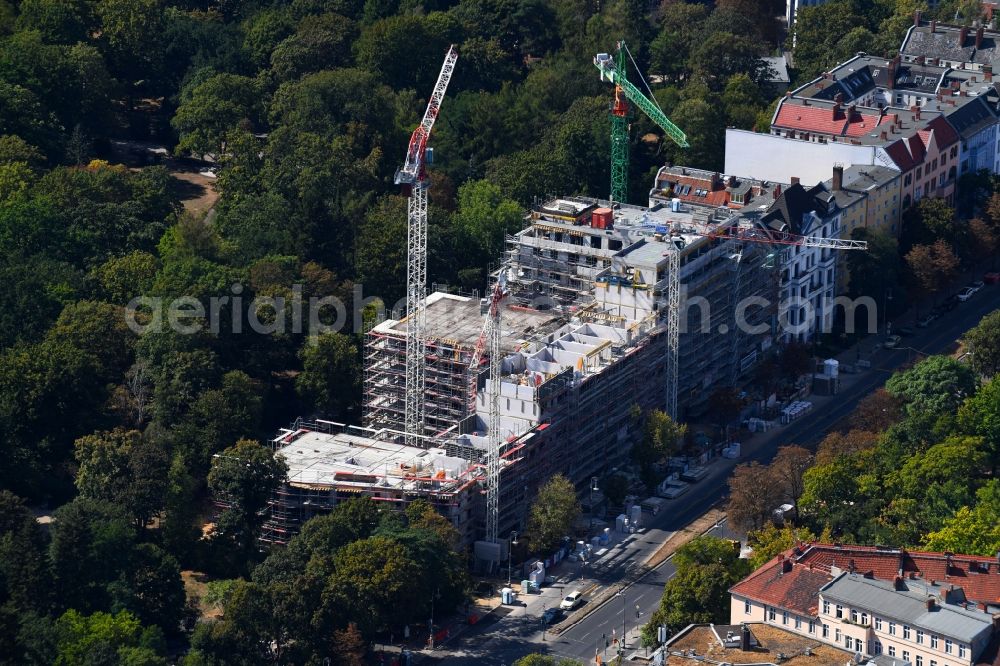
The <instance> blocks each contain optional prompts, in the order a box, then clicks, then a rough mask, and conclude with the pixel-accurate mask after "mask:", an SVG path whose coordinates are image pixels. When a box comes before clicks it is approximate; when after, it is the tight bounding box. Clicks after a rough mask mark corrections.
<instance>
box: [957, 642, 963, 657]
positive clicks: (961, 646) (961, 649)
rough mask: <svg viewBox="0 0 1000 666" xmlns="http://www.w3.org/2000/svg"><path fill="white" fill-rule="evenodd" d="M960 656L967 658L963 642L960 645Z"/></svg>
mask: <svg viewBox="0 0 1000 666" xmlns="http://www.w3.org/2000/svg"><path fill="white" fill-rule="evenodd" d="M958 656H959V658H961V659H965V646H964V645H961V644H960V645H959V646H958Z"/></svg>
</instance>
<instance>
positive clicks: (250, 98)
mask: <svg viewBox="0 0 1000 666" xmlns="http://www.w3.org/2000/svg"><path fill="white" fill-rule="evenodd" d="M181 98H182V101H181V104H180V106H178V107H177V113H176V114H175V115H174V117H173V120H171V123H172V124H173V126H174V127H175V128H176V129H177V131H178V132H179V133H180V141H179V142H178V144H177V151H178V152H184V151H190V152H193V153H195V154H197V155H202V154H204V153H213V154H216V155H218V154H221V153H223V152H225V138H226V134H227V133H228V132H229V131H230V130H232V129H235V128H236V126H237V124H239V123H240V122H242V121H248V122H250V123H251V124H252V123H254V122H255V120H256V119H257V117H258V114H259V113H260V95H259V92H258V91H257V89H256V84H255V82H254V80H253V79H250V78H248V77H245V76H238V75H236V74H215V75H212V76H209V77H208V78H205V79H204V80H202V81H201V82H199V83H198V84H197V85H195V86H194V87H193V88H191V89H190V91H187V92H185V93H183V94H182V95H181Z"/></svg>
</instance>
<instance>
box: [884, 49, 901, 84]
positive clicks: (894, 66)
mask: <svg viewBox="0 0 1000 666" xmlns="http://www.w3.org/2000/svg"><path fill="white" fill-rule="evenodd" d="M886 69H887V71H886V78H887V79H888V80H889V81H888V83H887V84H886V86H887V87H888V88H889V90H892V89H893V88H895V87H896V73H897V71H898V70H899V55H898V54H897V55H896V57H895V58H893V59H892V60H890V61H889V66H888V67H887V68H886Z"/></svg>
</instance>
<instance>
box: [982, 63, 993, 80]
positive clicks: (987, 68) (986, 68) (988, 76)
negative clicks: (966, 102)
mask: <svg viewBox="0 0 1000 666" xmlns="http://www.w3.org/2000/svg"><path fill="white" fill-rule="evenodd" d="M992 80H993V65H983V81H992Z"/></svg>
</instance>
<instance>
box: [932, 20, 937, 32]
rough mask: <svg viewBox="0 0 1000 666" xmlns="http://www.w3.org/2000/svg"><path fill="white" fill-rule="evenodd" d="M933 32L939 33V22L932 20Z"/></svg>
mask: <svg viewBox="0 0 1000 666" xmlns="http://www.w3.org/2000/svg"><path fill="white" fill-rule="evenodd" d="M931 32H937V20H935V19H931Z"/></svg>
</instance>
